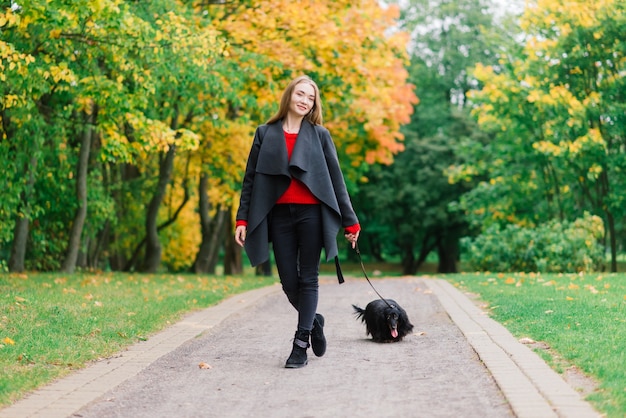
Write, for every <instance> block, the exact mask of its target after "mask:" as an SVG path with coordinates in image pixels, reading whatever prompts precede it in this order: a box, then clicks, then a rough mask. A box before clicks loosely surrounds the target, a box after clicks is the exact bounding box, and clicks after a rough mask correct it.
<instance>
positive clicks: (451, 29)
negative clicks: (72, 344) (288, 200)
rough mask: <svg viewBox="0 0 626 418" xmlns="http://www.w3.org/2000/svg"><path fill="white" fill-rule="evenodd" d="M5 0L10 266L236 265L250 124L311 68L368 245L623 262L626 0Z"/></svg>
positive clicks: (578, 267)
mask: <svg viewBox="0 0 626 418" xmlns="http://www.w3.org/2000/svg"><path fill="white" fill-rule="evenodd" d="M2 6H3V8H2V12H1V14H0V35H1V41H0V71H1V72H0V79H1V82H2V84H1V89H2V96H1V97H2V98H1V102H0V155H1V156H2V158H0V165H1V171H2V173H3V175H2V176H1V178H0V269H2V270H8V271H12V272H21V271H25V270H31V271H32V270H36V271H66V272H72V271H74V270H75V269H76V268H80V269H93V270H102V271H138V272H163V271H169V272H184V271H188V272H196V273H211V272H215V271H218V270H216V269H217V268H218V267H219V268H220V269H221V270H220V271H222V272H223V273H225V274H233V273H238V272H241V271H242V269H243V268H244V266H245V264H246V262H247V260H246V258H245V255H243V253H242V251H241V250H240V249H239V248H236V246H234V245H233V240H232V231H233V213H234V211H235V210H236V208H237V204H238V192H239V188H240V183H241V177H242V172H243V170H244V166H245V161H246V157H247V153H248V151H249V148H250V144H251V140H252V136H253V132H254V129H255V127H256V126H257V125H258V124H260V123H263V122H264V121H265V120H267V119H268V118H269V116H270V115H272V114H273V112H275V111H276V106H277V100H278V97H279V96H280V93H281V92H282V89H283V88H284V87H285V85H286V83H287V82H288V80H290V79H291V78H292V77H294V76H295V75H299V74H308V75H309V76H311V77H312V78H313V79H315V80H316V81H317V83H318V84H319V86H320V88H321V92H322V100H323V104H324V114H325V125H326V126H327V127H328V128H329V129H330V131H331V133H332V135H333V138H334V140H335V141H336V144H337V148H338V153H339V156H340V161H341V164H342V168H343V170H344V173H345V177H346V181H347V183H348V186H349V190H350V193H351V196H352V199H353V203H354V206H355V208H356V210H357V213H358V215H359V217H360V221H361V224H362V226H363V234H362V237H361V244H360V245H361V250H362V254H363V255H364V257H366V258H367V260H368V261H372V262H386V263H391V265H395V266H396V267H395V269H397V270H398V271H399V272H401V273H404V274H413V273H415V272H417V271H418V270H419V269H420V268H421V267H425V266H426V265H425V264H424V263H426V262H433V263H435V264H436V271H438V272H441V273H448V272H456V271H458V270H459V268H460V267H459V266H461V269H463V270H468V271H475V270H481V271H482V270H491V271H508V270H512V271H546V272H557V271H561V272H564V271H568V272H577V271H599V270H604V271H617V268H618V261H619V255H620V253H622V252H623V248H624V244H625V243H626V230H625V226H626V225H625V223H624V219H625V218H624V215H625V208H626V205H625V204H624V199H625V197H626V187H624V183H625V182H626V176H624V169H625V168H626V158H625V157H626V148H625V147H624V145H625V138H624V133H625V123H624V118H625V113H624V112H625V107H624V101H625V98H624V94H625V93H624V92H625V91H626V88H625V85H624V83H625V82H624V75H625V73H624V72H625V71H626V70H625V69H624V63H625V62H624V60H625V58H624V49H625V41H624V39H623V36H622V34H623V33H624V24H625V17H624V4H623V2H620V1H608V0H602V1H594V2H582V1H573V2H572V1H559V0H552V1H548V0H542V1H538V2H528V3H527V4H526V5H525V7H524V5H523V4H522V5H521V6H522V7H518V6H520V5H519V4H518V5H517V6H516V4H515V3H512V5H511V6H510V7H509V8H510V10H511V11H516V12H517V11H521V12H523V13H522V14H521V17H520V16H519V15H515V14H510V13H506V12H507V10H508V9H507V5H504V4H502V3H490V2H489V1H486V0H449V1H426V0H419V1H418V0H413V1H406V2H402V3H401V5H394V4H383V3H379V2H376V1H363V2H358V3H354V4H353V2H348V1H301V2H300V1H299V2H288V1H261V2H255V1H241V2H221V1H165V0H163V1H153V2H149V3H143V2H140V3H136V2H127V1H126V2H125V1H114V0H109V1H107V0H102V1H75V2H70V3H67V2H63V1H54V0H52V1H22V2H20V1H4V2H2ZM513 6H516V7H513ZM342 257H343V258H346V259H348V261H354V254H353V253H351V252H350V251H348V249H347V248H346V249H344V253H343V254H342ZM459 262H462V264H459ZM222 267H223V268H222ZM425 268H426V267H425ZM430 268H431V269H432V268H433V267H430Z"/></svg>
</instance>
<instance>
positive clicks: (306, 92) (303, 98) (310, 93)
mask: <svg viewBox="0 0 626 418" xmlns="http://www.w3.org/2000/svg"><path fill="white" fill-rule="evenodd" d="M314 105H315V88H314V87H313V86H312V85H310V84H309V83H305V82H302V83H298V84H296V87H295V88H294V89H293V93H292V94H291V103H290V104H289V111H290V112H293V113H295V114H296V115H298V116H301V117H303V116H306V115H307V114H308V113H309V112H310V111H311V109H313V106H314Z"/></svg>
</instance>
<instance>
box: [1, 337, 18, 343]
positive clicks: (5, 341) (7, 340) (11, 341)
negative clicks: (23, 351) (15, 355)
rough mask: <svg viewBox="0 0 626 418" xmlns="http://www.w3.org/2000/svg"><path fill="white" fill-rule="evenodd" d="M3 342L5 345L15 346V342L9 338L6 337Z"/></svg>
mask: <svg viewBox="0 0 626 418" xmlns="http://www.w3.org/2000/svg"><path fill="white" fill-rule="evenodd" d="M2 342H3V343H5V344H8V345H15V341H13V340H12V339H10V338H9V337H5V339H4V340H2Z"/></svg>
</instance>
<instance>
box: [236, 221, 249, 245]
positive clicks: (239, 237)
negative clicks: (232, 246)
mask: <svg viewBox="0 0 626 418" xmlns="http://www.w3.org/2000/svg"><path fill="white" fill-rule="evenodd" d="M247 230H248V228H247V227H246V226H245V225H239V226H238V227H237V228H235V242H236V243H237V244H239V246H240V247H243V244H244V243H245V242H246V232H247Z"/></svg>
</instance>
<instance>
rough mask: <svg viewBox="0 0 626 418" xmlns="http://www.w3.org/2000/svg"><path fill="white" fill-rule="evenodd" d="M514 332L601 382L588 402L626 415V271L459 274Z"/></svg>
mask: <svg viewBox="0 0 626 418" xmlns="http://www.w3.org/2000/svg"><path fill="white" fill-rule="evenodd" d="M445 278H446V279H447V280H449V281H450V282H451V283H453V284H454V285H456V286H457V287H459V288H461V289H463V290H467V291H470V292H472V293H476V294H478V295H479V297H480V299H481V301H483V302H485V303H487V310H488V311H489V313H490V315H491V317H492V318H493V319H495V320H497V321H498V322H500V323H502V324H503V325H504V326H505V327H506V328H507V329H508V330H509V331H510V332H511V333H512V334H513V335H514V336H516V337H518V338H522V337H529V338H532V339H533V340H535V341H540V342H544V343H547V344H548V345H549V346H550V347H551V349H550V350H547V351H546V350H540V351H541V353H540V354H541V355H542V357H543V358H544V359H545V360H546V361H547V362H548V363H549V364H550V365H551V366H552V367H553V368H554V369H555V370H557V371H562V368H563V367H564V365H565V366H567V365H575V366H577V367H578V368H579V369H581V370H582V371H583V372H584V373H585V374H586V375H587V376H589V377H591V378H593V379H594V380H595V381H596V382H598V388H597V389H596V390H595V391H594V392H593V393H592V394H590V395H589V396H587V400H588V401H589V402H591V403H592V404H593V405H594V406H595V407H596V408H597V409H598V411H601V412H603V413H605V414H606V416H607V417H624V416H626V274H588V275H575V274H572V275H543V274H542V275H539V274H458V275H449V276H445Z"/></svg>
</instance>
